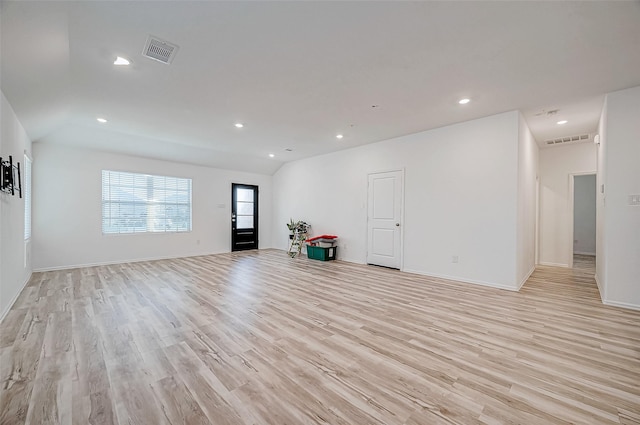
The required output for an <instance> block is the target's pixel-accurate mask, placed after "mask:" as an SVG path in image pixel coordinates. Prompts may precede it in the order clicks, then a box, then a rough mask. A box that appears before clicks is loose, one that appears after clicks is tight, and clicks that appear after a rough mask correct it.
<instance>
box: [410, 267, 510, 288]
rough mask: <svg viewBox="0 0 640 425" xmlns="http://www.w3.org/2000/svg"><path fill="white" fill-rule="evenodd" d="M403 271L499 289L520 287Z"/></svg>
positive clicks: (416, 271) (415, 271) (417, 271)
mask: <svg viewBox="0 0 640 425" xmlns="http://www.w3.org/2000/svg"><path fill="white" fill-rule="evenodd" d="M402 271H403V272H406V273H413V274H419V275H421V276H427V277H435V278H438V279H447V280H453V281H456V282H463V283H472V284H474V285H482V286H488V287H491V288H497V289H505V290H507V291H515V292H517V291H518V289H519V288H515V287H513V286H507V285H500V284H498V283H493V282H485V281H482V280H472V279H463V278H460V277H456V276H447V275H438V274H433V273H425V272H422V271H419V270H411V269H403V270H402Z"/></svg>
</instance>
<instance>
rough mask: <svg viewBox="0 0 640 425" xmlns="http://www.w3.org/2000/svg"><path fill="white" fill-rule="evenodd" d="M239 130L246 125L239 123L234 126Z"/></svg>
mask: <svg viewBox="0 0 640 425" xmlns="http://www.w3.org/2000/svg"><path fill="white" fill-rule="evenodd" d="M234 125H235V126H236V127H237V128H242V127H244V124H242V123H241V122H237V123H235V124H234Z"/></svg>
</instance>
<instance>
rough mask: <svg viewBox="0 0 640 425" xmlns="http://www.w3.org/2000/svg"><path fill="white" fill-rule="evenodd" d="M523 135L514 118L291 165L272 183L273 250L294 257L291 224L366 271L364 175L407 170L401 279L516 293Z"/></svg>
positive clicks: (441, 130)
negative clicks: (334, 241)
mask: <svg viewBox="0 0 640 425" xmlns="http://www.w3.org/2000/svg"><path fill="white" fill-rule="evenodd" d="M518 133H519V113H518V112H515V111H514V112H508V113H503V114H499V115H494V116H491V117H487V118H482V119H478V120H473V121H468V122H464V123H460V124H455V125H451V126H447V127H443V128H438V129H434V130H429V131H425V132H421V133H417V134H412V135H408V136H403V137H399V138H395V139H391V140H387V141H384V142H380V143H376V144H371V145H366V146H362V147H358V148H354V149H349V150H344V151H340V152H335V153H331V154H327V155H323V156H318V157H314V158H309V159H305V160H300V161H295V162H291V163H287V164H285V165H284V166H283V167H282V168H281V169H280V170H279V171H278V172H276V174H275V175H274V180H273V184H274V207H275V210H274V246H275V247H277V248H281V249H285V248H286V247H287V242H288V236H287V235H288V231H287V228H286V226H285V223H286V222H288V221H289V219H290V218H293V219H297V220H305V221H308V222H309V223H311V225H312V226H313V228H312V230H313V233H315V234H321V233H333V234H336V235H338V236H339V237H340V242H339V244H338V245H339V249H338V256H339V258H341V259H343V260H347V261H352V262H357V263H364V262H365V260H366V246H367V243H366V237H367V231H366V226H367V210H366V205H367V175H368V174H369V173H372V172H378V171H387V170H397V169H403V168H404V170H405V205H404V212H405V217H404V222H403V229H404V267H403V269H404V270H405V271H411V272H417V273H423V274H428V275H432V276H442V277H450V278H453V279H458V280H462V281H467V282H473V283H480V284H488V285H492V286H497V287H503V288H509V289H517V288H518V284H519V282H518V279H517V277H516V275H517V272H516V255H517V254H516V253H517V247H516V239H517V238H516V220H517V204H518V202H517V189H518V170H517V167H518V137H519V134H518ZM452 255H457V256H458V257H459V262H458V263H452V261H451V257H452Z"/></svg>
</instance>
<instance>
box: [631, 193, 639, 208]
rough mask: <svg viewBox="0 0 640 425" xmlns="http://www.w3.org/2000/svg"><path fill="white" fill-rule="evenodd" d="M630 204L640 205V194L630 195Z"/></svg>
mask: <svg viewBox="0 0 640 425" xmlns="http://www.w3.org/2000/svg"><path fill="white" fill-rule="evenodd" d="M629 205H633V206H634V207H637V206H640V195H629Z"/></svg>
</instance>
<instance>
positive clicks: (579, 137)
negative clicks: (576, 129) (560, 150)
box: [544, 134, 594, 146]
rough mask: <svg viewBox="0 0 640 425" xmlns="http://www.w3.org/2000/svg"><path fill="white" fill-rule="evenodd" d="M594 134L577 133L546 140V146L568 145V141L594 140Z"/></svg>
mask: <svg viewBox="0 0 640 425" xmlns="http://www.w3.org/2000/svg"><path fill="white" fill-rule="evenodd" d="M593 136H594V135H593V134H577V135H575V136H567V137H559V138H557V139H548V140H545V141H544V144H545V145H546V146H557V145H566V144H568V143H579V142H593Z"/></svg>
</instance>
